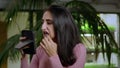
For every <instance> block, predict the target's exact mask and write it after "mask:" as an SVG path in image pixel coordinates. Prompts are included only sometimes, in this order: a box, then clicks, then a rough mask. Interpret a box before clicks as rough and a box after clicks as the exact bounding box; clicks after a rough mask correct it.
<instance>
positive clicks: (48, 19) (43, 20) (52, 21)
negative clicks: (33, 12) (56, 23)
mask: <svg viewBox="0 0 120 68" xmlns="http://www.w3.org/2000/svg"><path fill="white" fill-rule="evenodd" d="M42 21H44V19H42ZM46 21H52V22H53V20H51V19H46Z"/></svg>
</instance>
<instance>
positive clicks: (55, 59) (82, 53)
mask: <svg viewBox="0 0 120 68" xmlns="http://www.w3.org/2000/svg"><path fill="white" fill-rule="evenodd" d="M73 51H74V54H75V56H76V59H77V60H76V62H75V63H74V64H73V65H71V66H69V67H67V68H84V64H85V61H86V48H85V46H84V45H83V44H77V45H76V46H75V48H74V50H73ZM21 68H66V67H63V66H62V64H61V62H60V59H59V56H58V55H55V56H52V57H48V55H47V54H46V53H45V51H44V50H43V48H42V47H41V46H39V47H38V48H37V50H36V54H35V55H34V56H33V58H32V61H31V63H30V65H28V62H27V57H25V58H23V59H22V60H21Z"/></svg>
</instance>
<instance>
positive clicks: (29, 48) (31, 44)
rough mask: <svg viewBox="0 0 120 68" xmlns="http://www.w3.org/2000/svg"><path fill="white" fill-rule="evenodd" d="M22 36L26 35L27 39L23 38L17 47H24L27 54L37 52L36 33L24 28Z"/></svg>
mask: <svg viewBox="0 0 120 68" xmlns="http://www.w3.org/2000/svg"><path fill="white" fill-rule="evenodd" d="M21 36H22V37H26V39H25V40H21V41H20V42H19V43H18V44H17V45H16V47H15V48H17V49H22V50H23V52H24V53H25V54H35V40H34V33H33V31H31V30H22V32H21Z"/></svg>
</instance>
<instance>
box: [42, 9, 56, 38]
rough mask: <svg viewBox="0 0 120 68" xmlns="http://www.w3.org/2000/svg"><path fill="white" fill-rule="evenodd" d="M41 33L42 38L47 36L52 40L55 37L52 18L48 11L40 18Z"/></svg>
mask: <svg viewBox="0 0 120 68" xmlns="http://www.w3.org/2000/svg"><path fill="white" fill-rule="evenodd" d="M41 29H42V32H43V37H45V36H46V35H49V36H50V37H51V38H52V39H54V37H55V32H54V26H53V17H52V15H51V13H50V12H49V11H46V12H45V13H44V14H43V17H42V28H41Z"/></svg>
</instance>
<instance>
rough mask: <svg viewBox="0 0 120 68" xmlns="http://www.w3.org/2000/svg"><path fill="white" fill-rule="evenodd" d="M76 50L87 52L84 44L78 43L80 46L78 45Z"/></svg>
mask: <svg viewBox="0 0 120 68" xmlns="http://www.w3.org/2000/svg"><path fill="white" fill-rule="evenodd" d="M74 50H86V47H85V45H84V44H82V43H78V44H76V46H75V47H74Z"/></svg>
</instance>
